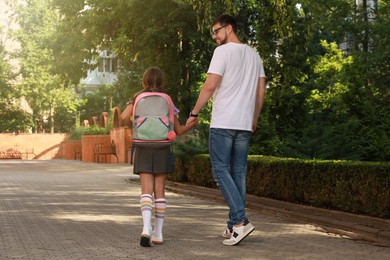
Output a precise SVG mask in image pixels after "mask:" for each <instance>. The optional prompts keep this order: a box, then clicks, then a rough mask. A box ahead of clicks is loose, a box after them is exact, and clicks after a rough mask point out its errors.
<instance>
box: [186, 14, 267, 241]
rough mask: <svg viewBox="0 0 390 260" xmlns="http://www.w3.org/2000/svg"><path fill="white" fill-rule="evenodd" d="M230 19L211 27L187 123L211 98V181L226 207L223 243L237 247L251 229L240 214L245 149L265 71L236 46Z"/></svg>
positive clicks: (222, 18)
mask: <svg viewBox="0 0 390 260" xmlns="http://www.w3.org/2000/svg"><path fill="white" fill-rule="evenodd" d="M236 33H237V24H236V22H235V20H234V18H232V17H231V16H229V15H220V16H218V17H217V18H216V19H215V20H214V22H213V23H212V25H211V35H212V37H213V40H214V41H215V42H216V43H217V45H218V47H217V48H216V49H215V50H214V54H213V57H212V59H211V62H210V66H209V69H208V72H207V73H208V75H207V79H206V81H205V83H204V85H203V87H202V90H201V92H200V94H199V97H198V100H197V102H196V104H195V106H194V108H193V110H192V111H191V114H190V117H189V118H188V121H187V122H191V121H192V120H195V119H196V117H197V116H198V113H199V112H200V111H201V109H202V108H203V107H204V105H205V104H206V103H207V101H208V100H209V99H210V98H211V97H212V96H213V108H212V116H211V123H210V136H209V151H210V160H211V164H212V173H213V177H214V179H215V181H216V183H217V185H218V186H219V188H220V190H221V192H222V194H223V196H224V199H225V201H226V202H227V204H228V206H229V220H228V222H227V227H226V230H225V232H223V234H222V236H223V237H224V238H226V239H225V240H224V241H223V244H224V245H229V246H231V245H237V244H238V243H240V242H241V241H242V240H243V239H244V238H245V237H247V236H248V235H249V234H250V233H251V232H252V231H253V230H254V229H255V228H254V226H253V225H252V224H251V223H249V221H248V218H247V217H246V215H245V202H246V174H247V161H248V148H249V143H250V138H251V135H252V132H253V131H255V130H256V126H257V120H258V118H259V115H260V112H261V109H262V106H263V103H264V97H265V73H264V68H263V62H262V60H261V58H260V56H259V54H258V53H257V52H256V51H255V50H254V49H253V48H251V47H249V46H248V45H246V44H243V43H241V42H240V40H239V39H238V37H237V34H236Z"/></svg>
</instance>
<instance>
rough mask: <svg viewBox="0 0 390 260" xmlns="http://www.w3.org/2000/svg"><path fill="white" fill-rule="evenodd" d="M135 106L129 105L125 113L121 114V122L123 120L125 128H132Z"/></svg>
mask: <svg viewBox="0 0 390 260" xmlns="http://www.w3.org/2000/svg"><path fill="white" fill-rule="evenodd" d="M133 106H134V105H133V104H132V103H131V104H129V105H128V106H127V107H126V108H125V110H123V112H122V113H121V116H120V118H121V120H122V125H125V126H128V127H131V123H130V117H131V116H132V115H133Z"/></svg>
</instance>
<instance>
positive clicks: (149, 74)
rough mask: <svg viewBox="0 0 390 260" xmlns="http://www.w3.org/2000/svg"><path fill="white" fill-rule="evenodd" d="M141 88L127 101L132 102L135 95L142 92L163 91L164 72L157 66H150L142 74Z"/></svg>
mask: <svg viewBox="0 0 390 260" xmlns="http://www.w3.org/2000/svg"><path fill="white" fill-rule="evenodd" d="M142 85H143V89H142V90H141V91H139V92H137V93H135V94H134V97H133V99H131V100H130V101H129V102H130V103H133V102H134V100H135V99H136V98H137V96H138V95H139V94H141V93H143V92H164V93H165V91H164V72H162V70H161V69H160V68H159V67H150V68H148V69H147V70H146V71H145V72H144V75H143V76H142Z"/></svg>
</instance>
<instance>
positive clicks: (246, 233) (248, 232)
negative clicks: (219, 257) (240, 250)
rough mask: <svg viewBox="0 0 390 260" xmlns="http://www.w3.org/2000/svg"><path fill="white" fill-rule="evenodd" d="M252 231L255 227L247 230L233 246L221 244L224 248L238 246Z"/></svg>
mask: <svg viewBox="0 0 390 260" xmlns="http://www.w3.org/2000/svg"><path fill="white" fill-rule="evenodd" d="M254 230H255V227H254V226H252V227H251V229H249V230H247V231H246V232H245V234H244V236H243V237H242V238H241V239H240V240H238V241H236V243H234V244H231V245H228V244H225V243H223V244H224V245H225V246H235V245H238V244H239V243H240V242H241V241H242V240H244V239H245V238H246V237H247V236H249V234H250V233H252V232H253V231H254Z"/></svg>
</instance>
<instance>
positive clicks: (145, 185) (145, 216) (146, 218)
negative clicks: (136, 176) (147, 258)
mask: <svg viewBox="0 0 390 260" xmlns="http://www.w3.org/2000/svg"><path fill="white" fill-rule="evenodd" d="M140 179H141V193H142V194H141V200H140V204H141V214H142V220H143V229H142V234H141V242H140V244H141V246H151V245H152V243H151V239H150V236H151V231H152V224H151V222H152V210H153V186H154V178H153V174H150V173H141V174H140Z"/></svg>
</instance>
